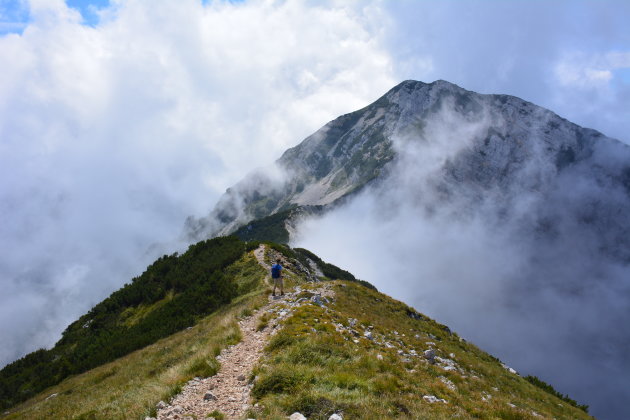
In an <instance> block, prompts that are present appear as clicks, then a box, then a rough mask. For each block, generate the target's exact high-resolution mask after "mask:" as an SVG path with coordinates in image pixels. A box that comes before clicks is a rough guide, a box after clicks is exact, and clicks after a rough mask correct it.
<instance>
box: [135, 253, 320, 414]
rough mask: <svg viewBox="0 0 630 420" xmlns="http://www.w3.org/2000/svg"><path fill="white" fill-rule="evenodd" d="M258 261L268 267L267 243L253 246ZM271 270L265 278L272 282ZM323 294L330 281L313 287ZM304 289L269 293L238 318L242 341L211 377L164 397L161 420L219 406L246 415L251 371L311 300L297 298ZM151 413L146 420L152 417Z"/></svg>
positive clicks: (223, 353) (229, 349)
mask: <svg viewBox="0 0 630 420" xmlns="http://www.w3.org/2000/svg"><path fill="white" fill-rule="evenodd" d="M254 255H255V257H256V260H257V261H258V263H259V264H260V265H261V266H262V267H263V268H265V269H266V270H267V271H268V270H269V267H270V266H269V265H268V264H267V263H266V262H265V260H264V255H265V247H264V245H260V246H259V247H258V248H257V249H256V250H254ZM269 278H270V276H269V274H267V276H266V277H265V280H264V281H265V282H266V283H268V282H269ZM312 291H313V292H315V293H316V294H317V296H320V297H332V296H333V291H332V290H331V288H330V287H329V285H327V284H324V283H321V284H320V287H319V288H318V289H317V290H312ZM300 292H302V289H301V288H300V287H299V286H297V287H295V290H293V291H292V292H286V293H285V295H284V296H275V297H273V296H269V300H268V302H267V303H266V304H265V305H264V306H262V307H261V308H260V309H258V310H257V311H255V313H254V314H253V315H251V316H249V317H246V318H242V319H241V320H239V321H238V325H239V328H240V329H241V335H242V339H241V341H240V342H239V343H237V344H235V345H232V346H228V347H226V348H225V349H223V351H221V353H220V355H219V356H217V360H218V361H219V362H220V363H221V368H220V369H219V372H218V373H217V374H216V375H214V376H211V377H208V378H194V379H192V380H190V381H188V382H187V383H186V384H185V385H184V386H183V388H182V392H181V393H180V394H178V395H176V396H175V397H174V398H173V399H172V401H171V402H170V404H166V403H164V402H163V401H160V403H158V405H157V408H158V412H157V419H158V420H174V419H181V420H192V419H194V418H199V419H200V418H206V416H207V415H208V414H209V413H212V412H213V411H214V410H217V411H219V412H221V413H222V414H224V415H225V418H226V419H241V418H244V416H245V414H246V413H247V411H248V410H249V409H250V408H252V406H251V398H250V393H251V389H252V387H253V382H252V381H251V379H252V378H251V373H252V370H253V368H254V366H255V365H257V364H258V361H259V360H260V358H261V356H262V354H263V351H264V348H265V345H266V344H267V342H268V341H269V338H270V337H271V336H272V335H274V334H275V333H276V332H277V331H279V329H280V328H281V325H280V322H281V321H282V320H284V319H286V318H287V317H288V316H290V315H291V313H292V312H293V309H294V308H297V307H299V306H301V305H304V304H307V303H309V302H310V300H309V299H304V298H302V299H298V298H297V295H298V294H299V293H300ZM265 314H268V317H269V320H268V324H267V326H266V327H265V328H263V329H261V330H260V331H258V325H259V323H260V320H261V317H262V316H263V315H265ZM151 419H152V418H151V417H148V418H147V419H145V420H151Z"/></svg>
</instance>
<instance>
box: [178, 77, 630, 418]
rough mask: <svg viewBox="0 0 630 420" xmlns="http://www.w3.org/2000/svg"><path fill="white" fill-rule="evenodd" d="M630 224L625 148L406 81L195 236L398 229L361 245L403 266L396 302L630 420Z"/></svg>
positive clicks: (475, 97) (519, 103)
mask: <svg viewBox="0 0 630 420" xmlns="http://www.w3.org/2000/svg"><path fill="white" fill-rule="evenodd" d="M343 209H345V213H344V212H343ZM629 209H630V147H628V146H627V145H625V144H623V143H622V142H620V141H618V140H615V139H612V138H609V137H606V136H605V135H603V134H601V133H599V132H597V131H595V130H592V129H588V128H583V127H580V126H578V125H576V124H573V123H571V122H570V121H567V120H566V119H564V118H561V117H560V116H558V115H556V114H555V113H553V112H551V111H549V110H547V109H544V108H542V107H539V106H536V105H534V104H532V103H529V102H527V101H524V100H522V99H519V98H516V97H513V96H508V95H482V94H478V93H475V92H471V91H467V90H465V89H462V88H460V87H458V86H456V85H453V84H451V83H448V82H445V81H436V82H433V83H430V84H426V83H422V82H416V81H405V82H403V83H401V84H399V85H398V86H396V87H394V88H393V89H392V90H390V91H389V92H387V93H386V94H385V95H384V96H383V97H381V98H380V99H378V100H377V101H376V102H374V103H373V104H371V105H369V106H367V107H365V108H363V109H361V110H358V111H355V112H353V113H350V114H347V115H343V116H341V117H339V118H337V119H335V120H334V121H331V122H330V123H328V124H326V125H325V126H324V127H322V128H321V129H320V130H318V131H317V132H315V133H314V134H313V135H311V136H310V137H308V138H307V139H305V140H304V141H303V142H302V143H300V144H299V145H297V146H296V147H294V148H292V149H289V150H287V151H286V152H285V153H284V154H283V155H282V156H281V157H280V159H279V160H278V161H277V168H276V169H274V171H258V172H256V173H253V174H251V175H249V176H247V177H246V178H245V179H244V180H243V181H241V182H240V183H239V184H237V185H235V186H234V187H233V188H231V189H229V190H228V192H227V193H226V194H225V195H224V196H223V197H222V199H221V200H220V202H219V203H218V204H217V206H216V207H215V209H214V210H212V212H211V213H210V214H209V215H208V216H207V217H204V218H201V219H195V218H189V220H188V221H187V224H186V229H187V233H188V234H189V236H190V237H192V238H196V239H200V238H205V237H208V236H213V235H216V234H225V233H236V234H237V235H238V236H240V237H242V238H245V239H273V240H276V241H281V242H289V241H291V240H292V239H293V238H295V237H296V236H295V235H294V233H295V232H298V233H299V231H300V226H302V223H303V222H304V221H305V220H306V221H308V220H311V221H312V220H315V219H314V218H313V217H311V216H313V215H320V216H321V215H326V216H324V217H325V218H328V219H327V220H329V225H330V223H333V222H330V220H333V221H335V220H336V222H334V223H337V224H336V226H344V228H346V227H348V225H352V223H353V220H354V219H356V218H363V219H364V220H363V222H364V223H363V225H360V226H358V227H356V228H355V229H354V231H352V226H350V227H348V229H349V230H348V231H345V232H349V231H352V232H354V233H355V234H359V235H360V234H362V233H361V230H362V229H363V230H365V227H366V226H367V227H368V228H369V229H374V230H375V231H376V230H377V229H378V226H379V225H387V226H388V229H389V230H388V231H387V232H384V234H378V235H376V234H375V235H373V236H369V235H368V236H366V238H368V239H365V240H363V243H365V242H366V241H367V240H369V238H372V239H371V240H372V243H374V238H376V241H384V242H386V243H387V246H385V245H383V248H382V249H381V248H378V244H376V245H373V247H374V246H376V247H377V249H378V252H375V254H377V255H379V258H380V257H383V258H389V257H391V259H389V260H388V263H389V265H391V266H395V267H405V270H402V269H401V276H396V279H395V280H391V283H390V286H388V287H391V288H392V290H395V289H396V288H398V289H399V290H400V289H404V290H416V289H418V287H422V288H423V290H432V291H433V292H434V294H433V295H432V297H431V299H429V300H427V301H426V302H428V304H429V305H433V306H432V307H431V308H430V309H429V308H427V310H429V313H431V314H432V315H435V316H438V317H440V318H441V319H445V320H446V321H447V322H449V323H450V324H452V325H456V326H457V328H458V329H459V330H460V331H464V332H465V333H466V334H467V335H469V336H471V337H472V338H473V339H475V341H477V342H479V343H481V344H482V345H483V346H484V347H487V348H490V349H492V351H494V352H496V353H497V354H499V355H501V356H502V357H505V358H507V359H508V360H510V361H512V362H513V363H515V364H516V363H517V361H520V362H518V363H520V365H519V366H518V367H519V368H520V369H524V370H526V371H528V372H532V373H534V374H537V375H539V376H541V377H544V379H546V380H549V381H551V382H553V383H554V384H558V386H559V387H560V388H561V389H564V390H566V391H567V392H569V393H570V394H571V395H574V396H576V397H577V398H578V399H579V400H582V401H586V402H587V403H590V404H591V405H592V406H593V409H594V412H595V414H596V416H598V417H601V418H611V419H612V418H620V416H621V417H624V416H627V415H628V414H630V413H629V412H628V411H627V408H624V406H623V403H622V401H624V400H626V399H627V398H629V397H630V391H629V390H630V383H628V380H627V378H625V376H624V375H623V374H622V373H621V372H628V371H630V363H629V362H628V360H627V358H626V357H625V356H624V354H626V353H627V351H628V350H630V333H628V332H627V331H626V330H623V331H622V330H620V328H619V326H621V325H628V324H630V310H628V308H629V307H630V285H629V282H628V279H629V278H630V266H629V264H630V211H628V210H629ZM339 214H341V215H342V216H343V217H345V218H343V217H341V216H340V217H338V218H337V219H335V217H336V216H335V215H339ZM318 220H319V219H318ZM313 223H315V224H317V223H319V222H313ZM340 223H341V224H342V225H340ZM317 226H324V225H322V224H319V225H317ZM398 226H402V227H398ZM322 229H323V228H322ZM332 232H333V233H334V232H335V230H334V229H333V230H332ZM357 232H359V233H357ZM462 232H465V233H462ZM331 235H332V233H330V232H329V233H328V238H330V237H331ZM298 236H299V235H298ZM388 236H389V237H391V238H390V239H387V237H388ZM341 239H342V238H335V241H340V240H341ZM398 242H399V243H400V244H398ZM349 243H350V242H349ZM354 243H356V242H354ZM403 244H404V245H403ZM309 247H310V246H309ZM394 247H397V249H399V251H397V252H398V254H400V255H405V254H404V253H409V255H408V256H407V257H406V258H402V257H400V256H399V255H389V254H387V252H389V251H388V249H392V248H394ZM449 247H453V248H454V249H455V250H454V251H449V250H448V249H446V248H449ZM413 249H416V250H418V251H417V252H416V253H415V254H414V253H413V252H411V251H409V250H413ZM420 250H422V251H420ZM317 251H321V250H320V249H317ZM449 252H450V254H449ZM412 254H413V255H412ZM388 255H389V256H388ZM444 255H446V257H445V256H444ZM340 262H341V261H340ZM440 264H442V266H440ZM458 264H465V265H466V266H465V267H462V268H461V269H460V270H459V271H457V270H453V269H452V268H453V266H457V265H458ZM427 267H428V268H427ZM349 268H350V269H351V270H353V271H355V270H358V269H360V267H353V266H350V267H349ZM405 272H407V273H415V274H413V275H412V274H409V275H407V277H409V278H407V279H406V280H404V281H403V280H399V278H402V277H404V276H405V275H406V274H405ZM368 280H370V281H373V282H375V283H376V285H377V286H378V287H379V288H384V286H385V285H384V284H379V283H378V282H377V281H375V279H371V278H368ZM396 281H398V282H399V283H400V284H395V282H396ZM421 284H422V286H420V285H421ZM449 284H450V285H451V286H448V285H449ZM458 288H459V289H462V288H464V290H468V292H466V293H463V294H461V295H460V294H458V293H457V292H456V291H457V289H458ZM484 290H486V291H491V293H490V292H483V291H484ZM453 291H455V292H453ZM405 293H406V294H407V293H408V292H405ZM414 293H415V292H414ZM453 300H455V306H460V307H461V308H462V309H460V310H459V312H458V310H455V309H452V308H453V303H454V302H453ZM426 302H424V301H423V303H422V304H426ZM409 303H411V304H415V305H420V304H421V303H420V302H415V301H411V302H409ZM462 313H465V315H464V316H462ZM467 320H470V322H468V321H467ZM490 325H492V326H493V328H490V327H489V326H490ZM541 326H544V328H543V327H541ZM505 337H510V338H509V340H508V339H505ZM530 347H532V348H535V349H537V350H535V351H532V352H527V351H525V350H523V349H525V348H530ZM537 355H540V356H537ZM545 375H546V376H545Z"/></svg>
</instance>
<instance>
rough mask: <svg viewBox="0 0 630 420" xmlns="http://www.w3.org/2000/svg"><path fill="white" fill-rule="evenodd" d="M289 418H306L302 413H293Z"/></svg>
mask: <svg viewBox="0 0 630 420" xmlns="http://www.w3.org/2000/svg"><path fill="white" fill-rule="evenodd" d="M289 420H306V417H304V415H303V414H302V413H297V412H296V413H293V414H291V415H290V416H289Z"/></svg>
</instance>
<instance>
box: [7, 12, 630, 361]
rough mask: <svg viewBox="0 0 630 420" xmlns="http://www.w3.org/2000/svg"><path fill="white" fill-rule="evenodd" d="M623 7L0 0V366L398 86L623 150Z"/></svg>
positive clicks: (629, 52) (48, 339) (627, 137)
mask: <svg viewBox="0 0 630 420" xmlns="http://www.w3.org/2000/svg"><path fill="white" fill-rule="evenodd" d="M628 22H630V2H628V1H626V0H619V1H613V0H609V1H606V0H599V1H595V0H593V1H580V0H571V1H528V2H525V1H491V0H487V1H396V2H387V1H361V2H359V1H318V2H315V1H312V2H302V1H300V2H298V1H272V0H269V1H247V0H246V1H238V2H237V1H235V2H229V1H203V2H202V1H201V0H178V1H169V2H167V1H134V0H129V1H126V0H112V1H107V0H98V1H97V0H95V1H89V0H85V1H79V0H73V1H70V0H69V1H63V0H0V72H1V73H0V75H1V77H0V286H1V287H2V289H3V292H4V293H2V294H1V296H0V337H1V339H0V341H1V342H2V346H1V347H0V365H4V364H5V363H7V362H9V361H11V360H14V359H15V358H17V357H19V356H21V355H23V354H25V353H27V352H29V351H32V350H34V349H36V348H38V347H42V346H50V345H52V344H53V343H54V342H55V341H56V340H57V339H58V338H59V334H60V332H61V331H62V330H63V328H64V327H65V326H66V325H67V324H68V323H69V322H70V321H72V320H74V319H76V317H77V316H79V315H80V314H81V313H84V312H85V311H86V310H88V309H89V308H90V307H91V306H92V305H93V304H95V303H96V302H98V301H100V300H101V299H102V298H103V297H105V296H107V295H108V294H109V293H110V292H111V291H113V290H115V289H117V288H118V287H120V286H121V285H122V284H123V283H125V282H126V281H128V280H129V279H130V278H131V277H132V276H134V275H138V274H140V273H141V272H142V269H143V268H144V267H146V265H147V264H148V263H149V262H151V261H152V260H153V259H154V258H155V257H156V256H157V255H159V254H160V253H164V252H171V251H173V250H175V249H177V247H178V246H181V244H179V243H178V242H177V238H178V237H179V236H180V233H181V231H182V226H183V222H184V219H185V218H186V216H188V215H197V216H201V215H203V214H204V213H206V212H207V211H208V210H209V209H210V208H211V207H212V206H213V204H214V202H215V201H216V200H217V198H218V196H219V195H220V194H221V193H222V192H223V191H225V189H226V188H227V187H229V186H230V185H232V184H234V183H235V182H236V181H238V180H239V179H240V178H242V177H243V175H244V174H245V172H247V171H249V170H251V169H253V168H255V167H260V166H265V165H268V164H269V163H271V162H272V161H274V160H275V159H276V158H277V157H279V155H280V154H281V153H282V151H284V150H285V149H286V148H288V147H290V146H293V145H295V144H297V143H298V142H300V141H301V140H302V139H303V138H304V137H306V136H307V135H308V134H310V133H312V132H313V131H315V130H316V129H317V128H319V127H320V126H322V125H323V124H325V123H326V122H327V121H329V120H331V119H333V118H334V117H336V116H338V115H340V114H343V113H347V112H350V111H353V110H355V109H357V108H360V107H363V106H365V105H367V104H368V103H370V102H371V101H373V100H375V99H377V98H378V97H379V96H380V95H382V94H383V93H384V92H385V91H386V90H388V89H389V88H391V87H392V86H394V85H395V84H397V83H398V82H400V81H402V80H405V79H416V80H421V81H426V82H431V81H433V80H436V79H445V80H448V81H451V82H453V83H456V84H458V85H460V86H462V87H464V88H466V89H470V90H474V91H477V92H481V93H506V94H511V95H516V96H519V97H521V98H523V99H526V100H528V101H531V102H534V103H536V104H538V105H541V106H544V107H547V108H549V109H552V110H553V111H555V112H556V113H558V114H559V115H561V116H562V117H565V118H567V119H569V120H571V121H573V122H576V123H578V124H580V125H583V126H587V127H591V128H595V129H597V130H599V131H602V132H603V133H605V134H606V135H608V136H611V137H615V138H618V139H620V140H622V141H625V142H626V143H630V27H629V26H628Z"/></svg>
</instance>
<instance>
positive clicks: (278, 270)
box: [271, 258, 284, 296]
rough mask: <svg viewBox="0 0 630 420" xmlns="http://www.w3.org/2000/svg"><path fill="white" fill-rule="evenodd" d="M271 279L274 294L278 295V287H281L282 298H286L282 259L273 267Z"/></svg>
mask: <svg viewBox="0 0 630 420" xmlns="http://www.w3.org/2000/svg"><path fill="white" fill-rule="evenodd" d="M271 278H272V279H273V293H272V296H275V295H276V286H278V285H280V296H284V284H283V281H282V266H281V265H280V259H279V258H278V259H277V260H276V263H275V264H274V265H272V266H271Z"/></svg>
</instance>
